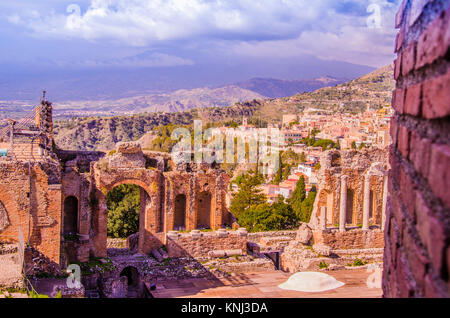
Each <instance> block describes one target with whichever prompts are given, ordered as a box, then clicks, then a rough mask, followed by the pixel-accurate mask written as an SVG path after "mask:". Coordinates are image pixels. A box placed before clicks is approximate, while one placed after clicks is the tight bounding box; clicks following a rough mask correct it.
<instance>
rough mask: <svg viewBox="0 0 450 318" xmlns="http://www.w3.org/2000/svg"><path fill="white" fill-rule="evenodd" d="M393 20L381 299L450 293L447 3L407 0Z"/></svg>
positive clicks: (449, 41) (449, 26)
mask: <svg viewBox="0 0 450 318" xmlns="http://www.w3.org/2000/svg"><path fill="white" fill-rule="evenodd" d="M395 25H396V27H397V28H399V32H398V35H397V39H396V45H395V52H396V53H397V59H396V61H395V70H394V77H395V80H396V81H397V83H396V89H395V91H394V93H393V99H392V106H393V108H394V110H395V114H394V116H393V118H392V121H391V137H392V141H393V143H392V145H391V147H390V155H389V158H390V166H391V171H390V172H389V185H388V188H389V193H388V197H387V207H386V228H385V250H384V264H383V293H384V297H450V294H449V287H450V281H449V273H450V246H449V242H450V222H449V215H450V212H449V211H450V195H449V189H450V102H449V101H450V63H449V54H448V52H449V49H450V1H449V0H442V1H431V0H422V1H418V0H417V1H416V0H412V1H411V0H403V2H402V4H401V6H400V10H399V11H398V13H397V16H396V21H395Z"/></svg>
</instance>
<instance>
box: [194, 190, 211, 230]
mask: <svg viewBox="0 0 450 318" xmlns="http://www.w3.org/2000/svg"><path fill="white" fill-rule="evenodd" d="M211 199H212V196H211V193H209V192H201V193H200V194H199V195H198V198H197V229H199V230H204V229H210V228H211Z"/></svg>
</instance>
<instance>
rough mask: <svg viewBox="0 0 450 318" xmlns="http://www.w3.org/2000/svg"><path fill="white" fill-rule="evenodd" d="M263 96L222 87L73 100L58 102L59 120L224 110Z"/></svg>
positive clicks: (56, 105) (241, 89)
mask: <svg viewBox="0 0 450 318" xmlns="http://www.w3.org/2000/svg"><path fill="white" fill-rule="evenodd" d="M263 98H264V96H262V95H260V94H258V93H255V92H252V91H249V90H246V89H243V88H240V87H238V86H234V85H228V86H224V87H220V88H207V87H205V88H196V89H190V90H188V89H182V90H177V91H175V92H172V93H155V94H148V95H141V96H136V97H129V98H121V99H117V100H100V101H71V102H65V103H55V113H56V115H57V116H58V117H61V116H62V117H71V116H80V113H81V114H84V115H88V116H92V115H94V116H105V115H125V114H128V115H129V114H139V113H144V112H180V111H185V110H189V109H192V108H205V107H225V106H229V105H233V104H235V103H237V102H244V101H248V100H253V99H263Z"/></svg>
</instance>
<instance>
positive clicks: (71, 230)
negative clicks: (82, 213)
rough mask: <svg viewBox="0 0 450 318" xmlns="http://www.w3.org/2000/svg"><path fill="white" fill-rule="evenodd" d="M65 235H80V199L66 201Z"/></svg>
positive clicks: (72, 198)
mask: <svg viewBox="0 0 450 318" xmlns="http://www.w3.org/2000/svg"><path fill="white" fill-rule="evenodd" d="M63 217H64V223H63V234H77V233H78V199H77V198H76V197H74V196H70V197H67V198H66V199H65V200H64V216H63Z"/></svg>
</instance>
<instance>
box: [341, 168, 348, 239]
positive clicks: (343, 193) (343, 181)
mask: <svg viewBox="0 0 450 318" xmlns="http://www.w3.org/2000/svg"><path fill="white" fill-rule="evenodd" d="M347 178H348V177H347V176H342V177H341V206H340V210H339V231H341V232H345V222H346V212H347Z"/></svg>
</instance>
